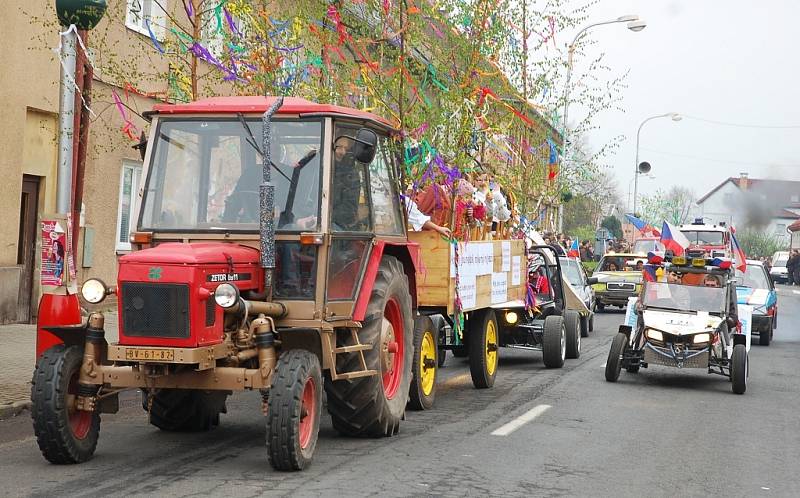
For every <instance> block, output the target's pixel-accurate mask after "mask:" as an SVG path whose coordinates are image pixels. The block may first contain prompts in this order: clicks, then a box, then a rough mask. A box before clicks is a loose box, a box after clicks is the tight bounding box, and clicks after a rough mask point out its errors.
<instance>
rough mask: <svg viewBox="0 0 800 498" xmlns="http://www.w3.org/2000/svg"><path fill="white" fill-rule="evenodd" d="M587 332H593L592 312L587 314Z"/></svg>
mask: <svg viewBox="0 0 800 498" xmlns="http://www.w3.org/2000/svg"><path fill="white" fill-rule="evenodd" d="M589 332H594V312H591V313H589Z"/></svg>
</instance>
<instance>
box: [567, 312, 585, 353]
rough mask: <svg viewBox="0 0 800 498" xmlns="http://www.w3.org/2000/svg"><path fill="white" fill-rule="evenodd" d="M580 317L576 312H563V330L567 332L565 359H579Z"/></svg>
mask: <svg viewBox="0 0 800 498" xmlns="http://www.w3.org/2000/svg"><path fill="white" fill-rule="evenodd" d="M580 323H581V316H580V315H579V314H578V312H577V311H573V310H567V311H565V312H564V328H565V329H566V330H567V358H569V359H576V358H580V357H581V325H580Z"/></svg>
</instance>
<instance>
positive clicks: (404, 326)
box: [325, 256, 414, 437]
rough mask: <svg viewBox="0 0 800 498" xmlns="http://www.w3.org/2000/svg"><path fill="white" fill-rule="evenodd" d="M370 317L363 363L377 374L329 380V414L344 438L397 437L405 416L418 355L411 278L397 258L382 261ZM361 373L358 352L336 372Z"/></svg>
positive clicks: (363, 332) (361, 335) (363, 335)
mask: <svg viewBox="0 0 800 498" xmlns="http://www.w3.org/2000/svg"><path fill="white" fill-rule="evenodd" d="M365 316H366V319H365V320H364V322H363V325H362V327H361V328H360V329H358V339H359V342H360V343H361V344H369V345H371V346H372V349H370V350H367V351H364V352H363V353H364V360H365V362H366V366H367V369H369V370H375V371H377V372H378V374H377V375H371V376H367V377H356V378H353V379H344V380H331V379H330V378H328V379H326V382H325V392H326V393H327V395H328V411H329V412H330V414H331V420H332V422H333V426H334V428H335V429H336V430H337V431H339V432H340V433H342V434H344V435H348V436H368V437H380V436H393V435H394V434H396V433H397V431H398V430H399V427H400V420H401V419H402V418H403V415H404V414H405V409H406V401H407V400H408V390H409V386H410V385H411V360H412V355H413V354H414V343H413V339H414V337H413V335H414V334H413V333H412V332H413V330H414V318H413V311H412V303H411V292H410V291H409V285H408V276H407V275H406V273H405V271H404V269H403V265H402V263H400V261H399V260H398V259H397V258H395V257H392V256H384V258H383V260H382V261H381V264H380V266H379V267H378V274H377V275H376V277H375V284H374V285H373V287H372V294H371V295H370V299H369V304H368V305H367V312H366V315H365ZM348 336H349V334H348ZM342 337H345V335H344V334H343V335H342ZM337 345H341V346H345V345H351V344H337ZM361 370H363V366H362V364H361V357H360V355H359V354H358V353H351V354H341V355H338V358H337V363H336V371H337V372H358V371H361Z"/></svg>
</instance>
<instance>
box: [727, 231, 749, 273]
mask: <svg viewBox="0 0 800 498" xmlns="http://www.w3.org/2000/svg"><path fill="white" fill-rule="evenodd" d="M731 246H733V262H734V264H735V265H736V269H737V270H739V271H745V270H747V256H745V254H744V250H742V246H740V245H739V241H738V240H736V236H735V235H734V234H733V230H731Z"/></svg>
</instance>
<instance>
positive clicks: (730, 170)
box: [560, 0, 800, 201]
mask: <svg viewBox="0 0 800 498" xmlns="http://www.w3.org/2000/svg"><path fill="white" fill-rule="evenodd" d="M581 3H585V2H579V1H576V2H575V4H576V5H578V4H581ZM627 14H637V15H638V16H639V17H640V18H641V19H643V20H645V21H646V22H647V27H646V28H645V29H644V30H642V31H640V32H638V33H634V32H632V31H629V30H628V29H626V28H625V24H624V23H620V24H610V25H605V26H598V27H596V28H592V29H591V30H590V31H589V35H590V36H591V37H592V39H593V40H594V41H595V42H596V43H594V44H592V45H591V46H588V47H586V48H585V55H584V56H583V60H581V59H580V58H576V60H575V66H574V71H575V72H574V73H573V74H574V75H577V76H579V75H580V74H581V71H582V70H584V69H585V66H582V63H588V60H589V59H590V58H591V57H596V56H597V55H599V53H600V52H605V54H606V56H605V59H604V62H605V64H607V65H609V66H610V67H611V69H612V72H613V74H615V75H619V74H622V73H624V72H625V71H626V70H628V69H630V74H629V76H628V78H627V80H626V84H627V88H625V89H623V90H622V97H623V101H622V103H621V106H622V107H623V108H624V109H625V112H620V111H617V110H607V111H604V112H603V113H602V114H601V115H600V116H599V117H598V118H597V119H596V121H595V124H596V125H597V126H598V127H599V129H597V130H593V131H592V132H590V134H589V137H588V138H589V140H588V141H589V144H590V146H591V147H593V148H595V149H597V148H599V147H600V146H601V145H602V144H604V143H606V142H608V141H609V140H612V139H613V138H614V137H616V136H618V135H624V137H623V140H622V142H621V144H620V147H618V148H617V149H616V150H615V151H613V152H611V153H610V155H609V156H608V157H607V158H606V159H605V162H606V163H607V164H608V165H609V166H610V167H611V170H612V171H613V173H614V175H615V177H616V179H617V183H618V188H619V192H620V194H621V196H622V199H623V201H627V200H628V199H629V198H630V194H629V186H630V185H632V182H631V181H632V179H633V177H634V170H635V164H636V161H635V157H636V130H637V128H638V127H639V125H640V124H641V122H642V121H643V120H645V119H646V118H648V117H650V116H654V115H657V114H665V113H670V112H677V113H679V114H681V115H682V116H684V118H683V119H682V120H681V121H678V122H673V121H672V120H671V119H669V118H660V119H654V120H652V121H649V122H648V123H647V124H645V125H644V126H643V128H642V132H641V137H640V145H639V160H640V161H648V162H649V163H650V164H651V165H652V176H653V177H654V179H651V178H648V177H643V176H642V177H640V181H639V193H640V195H643V194H645V195H646V194H650V193H653V192H654V191H655V190H656V189H662V190H667V189H669V188H670V187H671V186H673V185H682V186H687V187H689V188H691V189H692V190H693V191H694V192H695V194H696V195H697V196H698V197H701V196H703V195H705V194H706V193H708V192H709V191H710V190H711V189H713V188H714V187H715V186H716V185H718V184H720V183H722V182H723V181H724V180H725V179H726V178H728V177H731V176H739V175H740V173H742V172H746V173H748V174H749V177H750V178H779V179H787V180H800V147H798V145H800V96H798V91H800V84H798V83H800V82H799V81H798V78H799V77H800V57H798V55H797V52H796V50H797V48H798V47H800V30H798V29H797V27H796V25H797V20H798V19H800V3H797V2H793V1H789V0H769V1H763V2H754V1H752V0H750V1H745V0H729V1H722V0H600V1H599V2H598V3H597V4H596V5H594V6H593V7H592V8H591V10H590V18H589V20H588V22H587V23H591V22H598V21H605V20H610V19H615V18H617V17H619V16H622V15H627ZM576 32H577V30H575V31H574V32H563V33H560V35H561V40H560V43H563V44H567V43H569V41H570V40H571V39H572V37H573V36H574V35H575V33H576ZM573 113H574V114H573ZM570 114H571V116H570V121H571V122H572V121H573V115H574V116H575V119H579V118H580V117H581V109H580V107H579V106H575V108H572V107H571V108H570ZM698 118H699V119H698ZM703 120H707V121H703ZM708 121H720V122H726V123H733V124H747V125H758V126H789V127H794V128H784V129H779V128H756V127H741V126H723V125H720V124H714V123H711V122H708Z"/></svg>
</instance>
